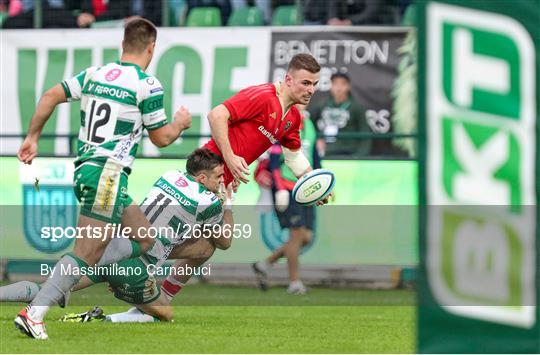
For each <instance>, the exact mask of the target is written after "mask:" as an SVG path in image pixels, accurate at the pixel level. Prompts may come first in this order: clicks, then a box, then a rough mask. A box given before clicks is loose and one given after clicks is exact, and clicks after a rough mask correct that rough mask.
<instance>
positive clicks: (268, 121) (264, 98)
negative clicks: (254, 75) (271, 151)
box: [205, 84, 302, 183]
mask: <svg viewBox="0 0 540 355" xmlns="http://www.w3.org/2000/svg"><path fill="white" fill-rule="evenodd" d="M223 105H225V107H226V108H227V110H228V111H229V113H230V115H231V117H230V119H229V142H230V144H231V148H232V150H233V152H234V154H236V155H238V156H240V157H242V158H244V160H245V161H246V163H247V164H248V165H249V164H251V163H252V162H254V161H255V160H256V159H257V158H258V157H260V156H261V155H262V154H263V153H264V152H265V151H266V150H268V148H270V147H271V146H272V145H273V144H275V143H277V142H280V143H281V145H282V146H284V147H286V148H289V149H293V150H296V149H300V147H301V143H300V123H301V121H302V118H301V115H300V112H299V111H298V109H297V108H296V107H295V106H294V105H293V106H292V107H291V108H290V109H289V111H287V112H286V113H285V115H284V114H283V112H282V109H281V103H280V102H279V98H278V94H277V91H276V85H274V84H263V85H256V86H250V87H248V88H246V89H244V90H241V91H240V92H238V93H237V94H236V95H234V96H232V97H231V98H229V99H228V100H226V101H225V102H223ZM205 148H208V149H210V150H212V151H213V152H215V153H217V154H219V155H222V154H221V152H220V151H219V148H218V146H217V144H216V142H215V141H214V139H211V140H210V141H209V142H208V143H206V145H205ZM225 170H226V172H225V175H226V176H225V180H227V181H226V182H227V183H228V182H230V181H232V180H231V177H230V172H229V171H228V169H227V168H226V169H225Z"/></svg>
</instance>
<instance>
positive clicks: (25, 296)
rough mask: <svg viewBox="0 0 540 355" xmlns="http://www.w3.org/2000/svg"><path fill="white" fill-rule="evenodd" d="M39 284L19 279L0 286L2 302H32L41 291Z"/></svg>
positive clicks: (0, 299)
mask: <svg viewBox="0 0 540 355" xmlns="http://www.w3.org/2000/svg"><path fill="white" fill-rule="evenodd" d="M39 289H40V287H39V285H38V284H37V283H35V282H30V281H19V282H15V283H13V284H11V285H7V286H2V287H0V301H1V302H27V303H29V302H32V300H33V299H34V297H36V295H37V293H38V292H39Z"/></svg>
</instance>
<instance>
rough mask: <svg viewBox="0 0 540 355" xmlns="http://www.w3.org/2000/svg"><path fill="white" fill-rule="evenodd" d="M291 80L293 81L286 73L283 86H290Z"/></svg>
mask: <svg viewBox="0 0 540 355" xmlns="http://www.w3.org/2000/svg"><path fill="white" fill-rule="evenodd" d="M292 80H293V78H292V75H291V74H290V73H286V74H285V84H287V85H291V82H292Z"/></svg>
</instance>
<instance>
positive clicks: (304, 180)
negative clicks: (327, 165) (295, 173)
mask: <svg viewBox="0 0 540 355" xmlns="http://www.w3.org/2000/svg"><path fill="white" fill-rule="evenodd" d="M335 183H336V178H335V176H334V173H332V172H331V171H330V170H327V169H315V170H313V171H310V172H309V173H307V174H305V175H304V176H302V177H301V178H300V179H299V180H298V181H297V182H296V184H295V185H294V188H293V191H292V195H293V198H294V200H295V201H296V202H298V203H299V204H300V205H305V206H309V205H314V204H316V203H317V202H319V201H320V200H322V199H324V198H326V197H327V196H328V195H329V194H330V193H331V192H332V189H333V188H334V184H335Z"/></svg>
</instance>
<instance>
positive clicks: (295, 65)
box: [287, 53, 321, 74]
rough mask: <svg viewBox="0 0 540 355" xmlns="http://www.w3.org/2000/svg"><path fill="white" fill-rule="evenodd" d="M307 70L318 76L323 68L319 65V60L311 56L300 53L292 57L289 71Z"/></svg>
mask: <svg viewBox="0 0 540 355" xmlns="http://www.w3.org/2000/svg"><path fill="white" fill-rule="evenodd" d="M301 69H304V70H307V71H308V72H310V73H313V74H317V73H318V72H320V71H321V66H320V65H319V63H317V60H316V59H315V58H313V56H312V55H311V54H308V53H299V54H296V55H295V56H294V57H292V59H291V61H290V62H289V68H287V71H289V72H291V71H296V70H301Z"/></svg>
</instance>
